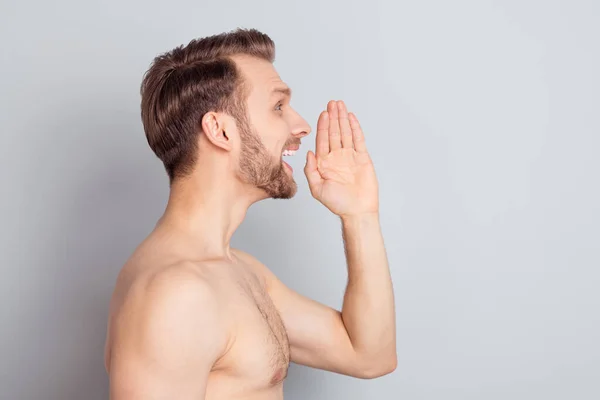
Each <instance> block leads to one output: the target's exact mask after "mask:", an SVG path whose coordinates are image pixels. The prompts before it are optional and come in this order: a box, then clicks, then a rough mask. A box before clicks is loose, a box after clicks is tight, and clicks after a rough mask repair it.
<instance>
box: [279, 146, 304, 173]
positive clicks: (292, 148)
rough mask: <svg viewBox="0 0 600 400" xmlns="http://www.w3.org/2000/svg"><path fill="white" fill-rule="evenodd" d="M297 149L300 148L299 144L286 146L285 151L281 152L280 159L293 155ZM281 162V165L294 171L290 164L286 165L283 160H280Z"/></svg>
mask: <svg viewBox="0 0 600 400" xmlns="http://www.w3.org/2000/svg"><path fill="white" fill-rule="evenodd" d="M299 148H300V145H299V144H294V145H291V146H288V147H287V148H286V149H285V150H283V153H282V158H283V157H290V156H293V155H295V154H296V152H297V151H298V149H299ZM281 162H282V163H283V165H285V166H286V167H287V168H289V170H290V171H293V170H294V169H293V168H292V166H291V165H290V164H288V163H286V162H285V161H283V159H282V160H281Z"/></svg>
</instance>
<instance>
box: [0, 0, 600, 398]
mask: <svg viewBox="0 0 600 400" xmlns="http://www.w3.org/2000/svg"><path fill="white" fill-rule="evenodd" d="M599 14H600V5H599V3H598V2H597V1H592V0H590V1H573V0H571V1H566V0H565V1H541V0H540V1H534V0H527V1H523V0H520V1H493V2H492V1H475V0H472V1H467V0H460V1H453V2H447V1H441V0H438V1H419V2H416V1H410V2H409V1H403V2H392V1H387V2H384V1H379V2H378V1H368V2H365V1H343V2H342V1H336V2H333V1H324V2H318V1H303V2H290V1H285V2H284V1H278V2H275V1H270V2H266V1H245V2H242V1H239V2H227V1H218V2H200V1H175V0H173V1H168V2H167V1H161V2H159V1H120V2H116V1H102V2H100V1H97V2H90V1H64V0H63V1H51V2H46V1H41V0H38V1H29V2H17V1H6V0H2V2H1V6H0V34H1V35H0V43H1V48H2V56H1V59H0V60H1V61H0V62H1V73H0V126H1V129H2V131H1V134H2V146H1V147H0V152H1V154H0V155H1V160H2V168H1V169H0V171H1V174H2V183H3V185H2V186H3V195H2V200H1V201H2V213H3V217H2V236H1V239H2V240H1V246H2V248H1V252H0V254H1V257H2V260H1V265H2V279H1V280H0V282H1V283H0V285H1V288H0V289H1V292H0V293H1V294H2V302H1V311H2V314H1V321H2V328H1V333H0V343H1V346H2V347H1V349H0V350H1V353H0V354H1V355H2V361H1V376H0V396H1V398H2V399H11V400H12V399H46V400H51V399H52V400H53V399H56V400H64V399H81V400H94V399H106V398H107V397H108V390H107V388H108V386H107V385H108V381H107V377H106V375H105V372H104V368H103V359H102V350H103V345H104V336H105V329H106V317H107V306H108V300H109V297H110V295H111V291H112V287H113V283H114V280H115V277H116V275H117V272H118V270H119V268H120V267H121V265H122V263H123V262H124V261H125V260H126V258H127V257H128V256H129V254H130V253H131V252H132V250H133V249H134V247H135V246H136V245H137V244H138V243H139V242H140V240H142V239H143V237H144V236H145V235H146V234H147V233H148V232H149V231H150V230H151V229H152V227H153V225H154V223H155V222H156V220H157V218H158V217H159V215H160V214H161V212H162V210H163V207H164V205H165V200H166V198H167V193H168V191H167V189H168V186H167V179H166V175H165V173H164V172H163V169H162V166H161V164H160V163H159V161H158V160H157V159H156V158H155V157H154V156H153V154H152V153H151V152H150V150H149V148H148V146H147V144H146V142H145V138H144V135H143V131H142V127H141V122H140V116H139V84H140V81H141V78H142V74H143V73H144V71H145V70H146V69H147V67H148V66H149V63H150V61H151V60H152V58H153V57H154V56H155V55H157V54H159V53H161V52H163V51H166V50H168V49H170V48H172V47H174V46H177V45H179V44H182V43H187V42H188V41H189V40H190V39H192V38H194V37H199V36H205V35H209V34H214V33H218V32H222V31H226V30H231V29H234V28H236V27H255V28H258V29H260V30H263V31H264V32H266V33H268V34H269V35H271V36H272V38H273V39H274V40H275V42H276V44H277V61H276V67H277V69H278V70H279V72H280V73H281V75H282V77H283V79H284V80H285V81H286V82H288V84H289V85H290V86H291V87H292V88H293V89H294V98H293V105H294V106H295V107H297V109H298V110H299V111H300V112H301V113H302V114H303V115H304V116H305V117H306V118H307V120H309V121H310V123H311V125H312V126H313V129H314V128H315V122H316V118H317V116H318V113H319V111H320V110H321V109H323V108H324V107H325V105H326V102H327V101H328V100H330V99H344V100H345V101H346V102H347V104H348V106H349V108H350V109H351V110H353V111H354V112H356V114H357V115H358V117H359V118H360V120H361V122H362V124H363V127H364V130H365V132H366V136H367V141H368V142H367V143H368V146H369V149H370V150H371V153H372V156H373V159H374V161H375V164H376V170H377V172H378V176H379V179H380V183H381V215H382V225H383V231H384V235H385V240H386V244H387V249H388V255H389V260H390V264H391V269H392V274H393V280H394V285H395V290H396V305H397V321H398V360H399V364H398V368H397V370H396V371H395V372H394V373H392V374H391V375H388V376H386V377H383V378H380V379H376V380H371V381H364V380H359V379H353V378H348V377H344V376H340V375H336V374H333V373H328V372H323V371H317V370H312V369H309V368H305V367H299V366H295V365H293V366H292V367H291V370H290V374H289V378H288V380H287V381H286V384H285V394H286V399H291V400H294V399H297V400H300V399H323V400H325V399H327V400H329V399H350V400H352V399H410V400H412V399H427V400H429V399H431V400H438V399H461V400H462V399H477V400H479V399H527V400H530V399H545V400H546V399H578V400H583V399H598V398H600V349H599V345H598V338H600V312H599V306H600V294H599V293H598V287H599V284H600V272H598V268H599V267H600V254H599V252H600V251H599V248H600V245H599V242H600V229H599V224H600V211H599V204H600V189H599V177H598V172H599V171H600V162H599V161H598V159H597V158H596V154H597V153H598V150H599V144H600V140H599V138H598V137H599V133H600V119H599V118H598V115H599V110H600V102H599V93H600V79H599V77H598V75H599V74H598V71H600V62H599V61H600V59H599V54H600V45H599V38H600V18H599ZM309 148H314V136H310V137H308V138H307V139H306V140H305V141H304V145H303V147H302V151H301V152H300V154H298V155H297V156H296V157H295V159H293V160H292V161H291V163H292V164H293V166H294V167H295V168H296V173H295V174H296V178H297V181H298V182H299V186H300V188H299V189H300V190H299V193H298V195H297V197H296V198H294V199H293V200H290V201H265V202H264V203H260V204H257V205H255V206H253V207H252V208H251V210H250V212H249V215H248V217H247V219H246V221H245V222H244V224H243V226H242V227H241V228H240V229H239V231H238V232H237V234H236V236H235V237H234V245H235V246H238V247H240V248H243V249H245V250H248V251H250V252H252V253H253V254H254V255H256V256H257V257H258V258H259V259H261V260H262V261H264V262H265V263H266V264H267V265H268V266H270V267H271V268H272V269H273V270H274V271H275V273H276V274H277V275H278V276H279V277H280V278H281V279H282V280H283V281H284V282H285V283H286V284H288V285H289V286H291V287H292V288H294V289H296V290H298V291H299V292H301V293H303V294H305V295H308V296H311V297H313V298H315V299H317V300H319V301H322V302H324V303H326V304H329V305H331V306H336V307H339V306H340V305H341V301H342V294H343V290H344V284H345V278H346V268H345V264H344V256H343V252H342V242H341V238H340V225H339V222H338V220H337V219H336V218H335V217H334V216H332V215H331V214H329V212H328V211H327V210H326V209H325V208H324V207H322V206H321V205H320V204H319V203H318V202H316V201H315V200H313V199H312V198H311V197H310V194H309V192H308V190H307V185H306V183H305V180H304V176H303V174H302V167H303V165H304V164H303V162H304V156H305V153H306V150H307V149H309Z"/></svg>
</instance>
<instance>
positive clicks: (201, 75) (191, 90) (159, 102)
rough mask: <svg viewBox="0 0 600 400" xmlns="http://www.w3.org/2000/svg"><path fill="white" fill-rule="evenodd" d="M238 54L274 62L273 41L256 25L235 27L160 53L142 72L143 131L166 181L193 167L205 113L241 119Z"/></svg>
mask: <svg viewBox="0 0 600 400" xmlns="http://www.w3.org/2000/svg"><path fill="white" fill-rule="evenodd" d="M242 54H243V55H250V56H254V57H258V58H261V59H264V60H268V61H269V62H271V63H272V62H274V59H275V44H274V42H273V41H272V40H271V38H269V36H267V35H266V34H264V33H261V32H259V31H257V30H255V29H237V30H234V31H230V32H225V33H221V34H218V35H213V36H208V37H204V38H199V39H194V40H192V41H191V42H190V43H189V44H187V45H186V46H183V45H181V46H178V47H176V48H174V49H173V50H170V51H168V52H166V53H163V54H161V55H158V56H157V57H156V58H154V60H153V62H152V64H151V66H150V68H149V69H148V71H146V73H145V74H144V78H143V81H142V85H141V88H140V94H141V97H142V100H141V115H142V123H143V127H144V132H145V134H146V139H147V140H148V144H149V145H150V148H151V149H152V151H153V152H154V153H155V154H156V156H157V157H158V158H159V159H160V160H161V161H162V162H163V164H164V166H165V169H166V171H167V174H168V176H169V181H170V183H173V181H174V180H175V179H177V178H180V177H184V176H186V175H188V174H189V173H191V172H192V170H193V168H194V165H195V164H196V159H197V150H198V146H197V144H198V135H199V134H200V132H201V130H202V126H201V123H202V118H203V117H204V115H205V114H206V113H207V112H210V111H214V112H226V113H228V114H230V115H232V116H233V117H234V118H235V119H236V121H238V122H239V121H241V120H243V119H244V118H245V114H246V107H245V102H246V99H247V96H248V92H249V90H248V89H247V85H244V81H243V78H242V75H241V73H240V71H239V69H238V68H237V66H236V64H235V62H234V61H233V59H232V58H231V57H232V56H234V55H242Z"/></svg>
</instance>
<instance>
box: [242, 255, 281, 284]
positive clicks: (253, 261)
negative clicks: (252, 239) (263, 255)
mask: <svg viewBox="0 0 600 400" xmlns="http://www.w3.org/2000/svg"><path fill="white" fill-rule="evenodd" d="M234 252H235V255H236V256H237V257H238V258H239V259H240V260H241V261H242V262H244V263H246V264H247V265H248V266H250V267H251V268H252V270H253V271H254V273H255V274H256V276H257V277H258V278H259V279H260V280H261V281H262V283H263V284H264V285H265V287H266V288H267V289H270V288H271V286H272V285H274V284H277V283H278V282H279V280H278V279H277V277H276V276H275V274H274V273H273V272H271V270H270V269H269V268H268V267H267V266H266V265H265V264H263V263H262V262H261V261H260V260H258V259H257V258H256V257H254V256H253V255H251V254H249V253H246V252H245V251H242V250H239V249H234Z"/></svg>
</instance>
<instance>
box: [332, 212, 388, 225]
mask: <svg viewBox="0 0 600 400" xmlns="http://www.w3.org/2000/svg"><path fill="white" fill-rule="evenodd" d="M339 217H340V219H341V220H342V223H344V224H347V223H357V222H359V223H360V222H373V221H374V222H378V221H379V211H373V212H366V213H357V214H341V215H340V216H339Z"/></svg>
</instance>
